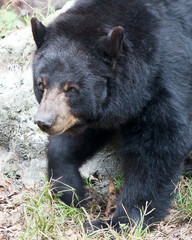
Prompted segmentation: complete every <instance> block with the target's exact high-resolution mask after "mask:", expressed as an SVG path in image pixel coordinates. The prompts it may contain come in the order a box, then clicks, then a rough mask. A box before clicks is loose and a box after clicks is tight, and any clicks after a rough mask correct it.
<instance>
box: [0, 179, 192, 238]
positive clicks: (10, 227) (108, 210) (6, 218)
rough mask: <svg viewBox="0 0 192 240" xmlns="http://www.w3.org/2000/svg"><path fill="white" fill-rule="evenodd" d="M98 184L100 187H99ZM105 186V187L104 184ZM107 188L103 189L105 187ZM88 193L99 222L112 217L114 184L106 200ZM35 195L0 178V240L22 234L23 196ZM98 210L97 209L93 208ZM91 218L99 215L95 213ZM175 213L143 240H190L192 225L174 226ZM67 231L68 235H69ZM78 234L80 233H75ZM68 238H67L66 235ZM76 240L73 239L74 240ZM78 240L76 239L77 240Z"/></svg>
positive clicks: (114, 195)
mask: <svg viewBox="0 0 192 240" xmlns="http://www.w3.org/2000/svg"><path fill="white" fill-rule="evenodd" d="M96 182H97V184H96V185H97V186H96V188H98V189H99V188H100V189H103V182H100V181H99V180H96ZM99 182H100V183H99ZM104 185H107V184H106V183H105V184H104ZM104 188H106V186H104ZM87 189H88V191H89V206H87V207H88V208H89V207H90V206H91V204H94V205H98V206H100V210H99V211H101V216H102V218H104V219H105V218H106V215H111V214H112V213H113V211H114V207H115V200H114V198H115V197H116V192H115V189H114V184H113V183H112V180H110V184H109V188H108V189H109V192H108V197H107V196H106V197H102V196H101V194H100V193H98V191H97V190H98V189H97V190H94V189H93V188H92V187H90V186H88V187H87ZM34 191H36V189H35V187H34V188H30V189H26V188H25V187H23V184H22V182H21V180H12V179H8V178H6V177H3V176H0V240H7V239H17V238H18V236H19V234H21V233H22V231H23V230H24V219H23V214H24V212H23V211H24V208H23V206H22V204H21V203H22V200H23V197H24V195H25V194H29V195H30V193H31V194H32V193H33V192H34ZM95 209H97V208H95ZM93 214H98V211H97V210H95V212H94V213H93ZM178 214H179V213H178V212H177V211H176V210H175V209H174V208H173V209H171V212H170V215H169V216H167V218H166V219H165V220H164V221H162V222H161V223H160V224H158V225H157V229H156V230H155V231H154V232H153V233H150V234H148V235H147V238H145V239H155V240H169V239H170V240H176V239H179V240H191V239H192V223H191V221H188V222H182V221H180V222H175V219H178ZM69 233H70V230H69V232H68V233H65V234H69ZM77 234H79V233H77ZM69 235H70V234H69ZM74 239H75V238H74ZM77 239H78V238H77Z"/></svg>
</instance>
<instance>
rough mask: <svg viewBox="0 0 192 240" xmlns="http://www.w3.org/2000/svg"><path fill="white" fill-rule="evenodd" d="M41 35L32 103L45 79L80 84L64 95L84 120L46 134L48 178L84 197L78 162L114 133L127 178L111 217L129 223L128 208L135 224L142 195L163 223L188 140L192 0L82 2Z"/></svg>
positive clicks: (191, 132) (191, 135)
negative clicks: (56, 133) (65, 131)
mask: <svg viewBox="0 0 192 240" xmlns="http://www.w3.org/2000/svg"><path fill="white" fill-rule="evenodd" d="M37 25H38V26H40V24H37ZM117 26H121V28H116V27H117ZM114 28H116V30H117V31H118V32H117V34H116V33H115V32H113V29H114ZM121 29H122V30H121ZM39 30H41V29H39ZM35 32H38V31H35ZM40 32H43V39H42V41H41V40H40V39H39V38H38V37H37V36H36V37H34V38H35V39H38V43H37V46H38V50H37V52H36V54H35V56H34V62H33V73H34V90H35V94H36V97H37V100H38V101H39V102H40V101H41V97H42V91H41V90H40V89H39V88H38V81H39V79H40V78H41V77H42V76H47V78H48V85H47V87H48V88H54V87H55V86H60V87H61V88H62V87H63V84H64V83H65V82H66V81H69V82H72V84H75V86H76V87H77V88H78V91H77V92H76V93H74V94H71V93H66V95H67V99H68V103H69V105H70V107H71V111H72V113H73V115H75V116H77V117H78V118H79V119H80V120H81V124H80V125H79V126H77V127H74V129H71V131H69V132H68V134H69V135H71V134H74V133H77V132H79V135H78V136H67V135H66V134H62V135H59V136H54V137H50V142H49V147H48V159H49V175H50V176H53V178H55V179H56V178H59V177H61V176H62V181H63V182H64V183H66V184H69V185H71V186H72V187H74V188H75V189H76V192H77V194H78V195H79V197H80V199H82V198H83V187H82V180H81V177H80V174H79V171H78V168H79V166H81V165H82V164H83V163H84V162H85V161H86V160H87V158H89V157H90V156H92V155H94V153H95V152H96V151H98V150H99V149H100V148H101V147H102V146H103V145H104V144H106V142H108V141H109V140H110V138H111V136H112V135H113V134H114V135H115V134H120V136H121V142H122V145H121V149H120V155H121V157H122V158H123V159H124V161H123V164H124V169H125V172H124V175H125V185H124V188H123V190H122V193H121V196H120V200H119V203H118V206H117V209H116V211H115V214H114V217H113V219H112V224H113V225H115V224H117V223H118V222H123V223H129V220H128V219H127V218H121V217H122V216H126V213H125V210H126V212H127V214H128V215H129V217H130V218H131V219H132V220H134V221H138V220H139V219H140V211H139V209H141V208H142V207H143V206H145V204H146V201H148V203H150V204H149V208H148V210H152V209H154V211H153V212H152V213H151V214H149V215H147V216H146V218H145V223H146V224H149V223H152V222H156V221H159V220H161V219H162V218H163V217H164V216H165V215H166V214H167V210H168V208H169V207H170V198H171V193H172V192H173V190H174V187H175V185H174V184H176V183H177V181H178V178H179V175H180V173H181V171H182V166H183V159H184V157H185V156H187V154H188V153H189V150H190V148H191V144H192V121H191V120H192V0H169V1H168V0H152V1H151V0H121V1H119V0H79V1H77V3H76V4H75V6H74V7H72V8H71V9H70V10H68V11H67V12H66V13H63V14H61V15H60V16H59V17H57V18H56V20H55V21H53V22H52V23H51V24H50V25H48V27H47V28H46V34H44V33H45V32H44V27H43V28H42V31H40ZM111 33H114V34H111ZM113 47H114V48H113ZM63 94H64V93H63ZM80 128H81V131H79V129H80ZM82 129H83V130H82ZM57 187H59V189H60V188H61V185H60V184H59V183H58V185H57ZM61 198H62V200H63V201H65V202H67V203H68V204H69V203H70V202H71V199H72V194H71V193H69V192H68V193H63V195H62V197H61ZM122 205H123V206H124V208H123V207H122ZM101 225H102V223H101V222H100V221H99V222H96V223H95V226H97V227H100V226H101ZM103 226H106V225H105V224H103ZM116 227H117V229H118V226H116Z"/></svg>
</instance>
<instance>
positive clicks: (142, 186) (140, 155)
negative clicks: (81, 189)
mask: <svg viewBox="0 0 192 240" xmlns="http://www.w3.org/2000/svg"><path fill="white" fill-rule="evenodd" d="M160 126H162V127H161V128H160V131H159V132H158V129H157V128H150V129H152V132H150V131H148V132H145V131H140V130H138V135H137V133H135V132H134V133H131V129H130V130H129V132H128V134H127V136H125V138H124V139H125V140H124V146H123V147H122V150H121V152H122V156H123V158H124V169H125V184H124V187H123V190H122V192H121V195H120V199H119V202H118V205H117V209H116V211H115V213H114V216H113V218H112V219H111V220H108V221H107V222H103V221H100V220H99V221H95V222H93V223H92V224H93V229H97V228H102V227H103V228H106V227H107V225H112V226H114V227H115V229H116V230H118V231H119V230H120V227H119V223H126V224H127V225H129V226H130V225H134V224H138V223H139V222H141V221H142V218H141V211H142V210H143V209H144V208H145V206H146V204H148V208H147V212H148V213H149V214H148V215H146V216H145V218H144V225H143V227H145V226H146V225H149V224H151V223H154V222H158V221H160V220H161V219H163V218H164V217H165V216H166V214H167V213H168V208H169V207H170V203H171V201H170V200H171V195H172V193H173V191H174V189H175V184H176V183H177V182H178V179H179V175H180V174H181V172H182V165H183V159H184V156H185V155H186V154H187V152H188V150H189V149H188V147H187V146H186V142H187V141H186V139H185V136H184V137H182V136H181V135H179V133H178V131H179V130H178V129H173V130H174V131H171V133H169V131H168V128H167V127H164V126H163V125H160ZM146 129H147V127H146ZM153 130H154V132H153ZM155 131H156V132H155ZM125 133H126V129H125V130H124V135H125ZM172 133H174V134H175V135H173V134H172ZM151 136H152V137H151ZM186 136H187V134H186ZM155 137H156V138H155ZM86 227H87V229H88V230H91V229H92V227H91V226H90V225H87V226H86Z"/></svg>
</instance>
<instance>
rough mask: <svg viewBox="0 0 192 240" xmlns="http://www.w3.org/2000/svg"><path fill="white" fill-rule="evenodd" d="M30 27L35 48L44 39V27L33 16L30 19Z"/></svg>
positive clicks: (38, 46) (39, 45)
mask: <svg viewBox="0 0 192 240" xmlns="http://www.w3.org/2000/svg"><path fill="white" fill-rule="evenodd" d="M31 28H32V33H33V38H34V41H35V43H36V45H37V48H40V47H41V45H42V43H43V42H44V40H45V35H46V27H45V26H44V25H43V24H42V23H41V22H40V21H39V20H38V19H37V18H35V17H34V18H32V19H31Z"/></svg>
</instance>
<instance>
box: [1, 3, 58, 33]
mask: <svg viewBox="0 0 192 240" xmlns="http://www.w3.org/2000/svg"><path fill="white" fill-rule="evenodd" d="M23 2H25V4H26V5H27V6H28V7H29V8H31V9H32V11H33V14H32V16H29V15H28V14H27V15H25V16H19V15H17V14H16V13H15V12H14V10H13V9H12V7H11V1H9V2H8V3H7V4H6V5H4V6H3V7H1V8H0V38H3V37H6V36H8V35H9V33H10V32H11V31H13V30H15V29H17V28H21V27H24V26H29V25H30V21H31V18H32V17H34V16H35V17H37V18H38V19H39V20H40V21H43V23H44V24H48V23H49V22H50V21H51V20H53V18H55V16H56V14H55V9H54V8H53V7H52V6H51V1H50V0H47V2H48V3H47V11H46V13H43V10H42V9H38V8H36V7H32V6H31V5H30V4H28V3H27V2H26V1H24V0H23Z"/></svg>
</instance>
